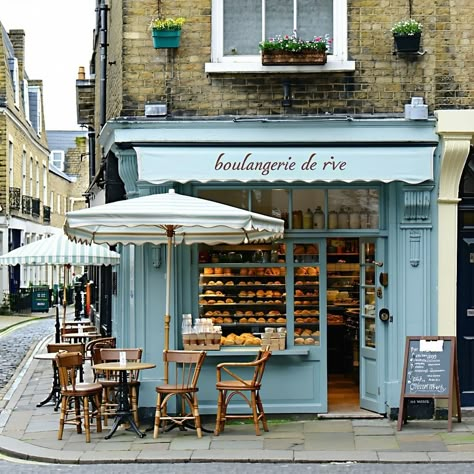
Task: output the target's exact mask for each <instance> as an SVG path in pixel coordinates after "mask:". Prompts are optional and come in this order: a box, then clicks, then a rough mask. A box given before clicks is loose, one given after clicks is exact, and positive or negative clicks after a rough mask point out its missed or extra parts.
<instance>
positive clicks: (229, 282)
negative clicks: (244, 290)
mask: <svg viewBox="0 0 474 474" xmlns="http://www.w3.org/2000/svg"><path fill="white" fill-rule="evenodd" d="M225 284H226V286H233V285H234V282H233V281H232V280H229V281H226V282H225Z"/></svg>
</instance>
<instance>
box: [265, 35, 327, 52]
mask: <svg viewBox="0 0 474 474" xmlns="http://www.w3.org/2000/svg"><path fill="white" fill-rule="evenodd" d="M331 43H332V40H331V39H330V38H329V35H325V36H315V37H314V38H313V39H311V40H304V39H302V38H299V37H298V36H297V35H296V31H294V32H293V34H292V35H291V36H290V35H276V36H275V37H274V38H269V39H266V40H265V41H262V42H261V43H259V48H260V50H261V51H287V52H292V53H298V52H301V51H305V50H306V51H307V50H312V51H319V52H321V53H325V52H327V51H328V49H329V47H330V46H331Z"/></svg>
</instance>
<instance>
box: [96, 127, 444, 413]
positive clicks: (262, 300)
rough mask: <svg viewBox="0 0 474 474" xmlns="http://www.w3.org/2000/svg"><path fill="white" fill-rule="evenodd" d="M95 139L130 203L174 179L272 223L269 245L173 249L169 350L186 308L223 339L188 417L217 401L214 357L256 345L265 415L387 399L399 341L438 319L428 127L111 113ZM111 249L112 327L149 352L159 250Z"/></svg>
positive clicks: (371, 404) (154, 350)
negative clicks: (130, 119)
mask: <svg viewBox="0 0 474 474" xmlns="http://www.w3.org/2000/svg"><path fill="white" fill-rule="evenodd" d="M101 140H102V143H103V145H104V147H105V150H109V151H110V150H112V149H113V150H114V153H113V155H114V159H117V160H118V169H119V173H120V177H121V179H122V180H123V182H124V185H125V189H126V192H127V195H128V197H129V198H133V197H134V196H140V195H145V194H152V193H158V192H166V191H167V189H169V188H170V187H172V188H175V189H176V191H177V192H180V193H183V194H189V195H194V196H198V197H202V198H205V199H209V200H213V201H217V202H221V203H225V204H229V205H232V206H235V207H240V208H244V209H249V210H251V211H254V212H258V213H262V214H267V215H272V216H277V217H281V218H282V219H283V220H284V221H285V234H284V237H283V239H281V240H279V241H275V242H268V243H265V244H256V243H249V244H244V243H242V244H240V245H233V246H229V245H216V246H206V245H193V246H191V247H188V246H176V247H175V251H174V263H173V265H174V269H173V270H174V271H173V275H174V277H173V278H174V279H173V281H172V282H171V283H172V288H173V295H174V297H173V298H172V310H171V315H172V325H171V334H172V336H171V346H172V347H175V348H182V347H183V334H182V315H183V314H191V315H192V318H193V324H196V323H199V324H212V325H213V326H214V327H215V326H218V327H220V330H221V333H222V336H221V339H220V340H221V345H220V349H219V350H209V351H208V354H207V358H206V362H205V366H204V369H203V372H202V373H201V378H200V384H199V386H200V410H201V413H203V414H206V413H209V414H211V413H215V410H216V400H217V395H216V391H215V387H214V386H215V366H216V364H217V363H219V362H222V361H224V360H226V361H227V360H229V359H236V360H243V359H245V360H249V358H251V357H252V355H253V354H255V351H256V349H257V347H258V345H260V344H261V341H262V339H264V340H266V341H269V342H270V343H271V345H272V349H273V356H272V359H271V360H270V363H269V364H268V365H267V369H266V373H265V379H264V388H263V390H262V398H263V400H264V404H265V408H266V411H267V412H268V413H328V412H329V413H336V412H340V413H357V412H360V410H368V411H371V412H375V413H389V412H390V411H391V410H392V409H394V408H396V407H398V397H399V389H400V385H399V383H400V382H399V381H400V377H401V363H402V357H403V347H404V338H405V336H406V335H409V334H410V335H412V334H434V333H435V331H436V325H437V317H436V308H434V307H433V304H434V303H433V301H436V298H435V294H433V291H435V290H434V288H435V287H436V284H435V279H436V277H435V275H436V270H437V266H436V259H435V258H432V256H433V255H436V248H435V245H436V237H435V231H434V224H433V222H434V221H435V218H434V216H435V215H436V199H435V196H436V178H435V177H436V170H437V164H436V160H437V153H436V150H437V148H436V146H437V135H436V133H435V129H434V123H433V121H430V120H424V121H407V120H400V119H380V120H359V121H357V120H351V121H349V120H316V119H315V120H299V121H297V120H295V121H284V120H278V121H277V120H275V121H261V122H255V121H245V120H242V121H229V122H227V121H182V122H180V121H163V122H145V121H144V122H143V123H137V122H134V124H133V127H130V124H129V123H127V122H126V121H125V120H124V121H121V120H117V121H114V122H111V123H108V124H107V125H106V127H105V129H104V132H103V133H102V137H101ZM110 153H111V152H110ZM120 251H121V253H122V255H123V257H122V263H121V265H120V268H119V269H118V274H117V291H116V292H115V295H114V298H113V314H114V324H113V332H114V335H116V336H117V337H118V339H119V343H120V344H122V345H123V346H125V345H140V346H142V347H144V349H145V353H146V358H147V360H156V361H159V360H160V359H161V351H162V347H163V346H162V341H163V318H162V317H160V315H162V314H164V288H163V287H164V286H165V285H164V278H165V268H163V267H164V265H162V264H161V262H162V261H164V260H165V256H164V251H165V250H164V249H159V248H156V247H153V246H151V245H144V246H139V247H132V246H130V247H129V246H127V247H123V248H121V249H120ZM197 319H199V321H197ZM185 342H186V343H195V341H194V340H191V338H188V339H186V340H185ZM147 372H151V373H150V374H148V373H147V374H143V375H144V377H145V376H146V377H147V378H146V379H144V380H143V381H142V384H143V388H142V389H141V393H140V397H141V401H140V405H141V406H144V407H153V405H154V401H155V400H154V386H155V385H156V384H157V382H158V380H159V379H160V378H162V376H163V374H162V373H161V369H160V368H159V367H158V368H157V369H156V370H155V371H154V372H153V371H147Z"/></svg>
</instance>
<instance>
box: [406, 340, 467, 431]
mask: <svg viewBox="0 0 474 474" xmlns="http://www.w3.org/2000/svg"><path fill="white" fill-rule="evenodd" d="M453 394H454V397H455V401H456V407H457V415H458V421H461V403H460V396H459V379H458V365H457V359H456V338H455V337H444V336H408V337H407V339H406V345H405V361H404V367H403V380H402V387H401V395H400V407H399V413H398V430H400V429H401V427H402V423H403V422H404V423H406V422H407V400H409V399H412V398H446V399H448V429H449V431H451V418H452V413H453Z"/></svg>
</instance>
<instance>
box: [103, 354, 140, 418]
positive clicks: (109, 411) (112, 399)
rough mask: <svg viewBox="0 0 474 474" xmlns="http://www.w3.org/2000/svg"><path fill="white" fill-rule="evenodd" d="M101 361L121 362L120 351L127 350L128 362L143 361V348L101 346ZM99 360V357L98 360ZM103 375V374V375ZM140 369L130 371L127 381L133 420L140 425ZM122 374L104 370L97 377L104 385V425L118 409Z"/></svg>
mask: <svg viewBox="0 0 474 474" xmlns="http://www.w3.org/2000/svg"><path fill="white" fill-rule="evenodd" d="M99 351H100V362H120V353H121V352H125V358H126V359H127V361H128V362H141V360H142V354H143V349H141V348H131V349H114V348H99ZM96 354H97V353H96ZM96 363H99V360H98V359H97V362H96ZM96 375H98V374H96ZM102 375H103V376H102ZM138 375H139V371H138V370H131V371H128V374H127V381H128V389H129V398H130V407H131V411H132V413H133V420H134V421H135V424H136V425H137V426H140V420H139V418H138V390H139V388H140V381H139V380H138ZM119 379H120V374H119V372H118V371H115V372H114V371H111V370H104V371H103V374H101V376H100V377H98V378H97V381H98V382H99V383H100V384H101V385H102V390H103V391H102V415H103V417H104V425H105V426H107V423H108V418H109V417H114V416H115V411H116V409H117V405H118V403H117V399H116V398H117V397H116V395H117V388H118V386H119Z"/></svg>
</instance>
